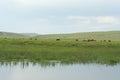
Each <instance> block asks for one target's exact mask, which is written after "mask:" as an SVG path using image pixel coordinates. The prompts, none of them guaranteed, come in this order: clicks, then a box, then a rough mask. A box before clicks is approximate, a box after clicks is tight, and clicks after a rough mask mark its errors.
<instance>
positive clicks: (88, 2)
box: [0, 0, 120, 34]
mask: <svg viewBox="0 0 120 80" xmlns="http://www.w3.org/2000/svg"><path fill="white" fill-rule="evenodd" d="M119 9H120V0H0V31H5V32H16V33H39V34H61V33H75V32H91V31H113V30H120V10H119Z"/></svg>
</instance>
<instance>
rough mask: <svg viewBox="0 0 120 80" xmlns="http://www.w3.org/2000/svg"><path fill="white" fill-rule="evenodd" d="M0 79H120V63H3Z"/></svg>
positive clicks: (0, 66)
mask: <svg viewBox="0 0 120 80" xmlns="http://www.w3.org/2000/svg"><path fill="white" fill-rule="evenodd" d="M0 80H120V64H117V65H113V66H112V65H103V64H95V63H89V64H60V63H55V64H52V65H41V64H37V63H36V64H34V63H26V64H24V63H21V62H18V63H9V64H8V63H1V65H0Z"/></svg>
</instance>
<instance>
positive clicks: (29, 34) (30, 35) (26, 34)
mask: <svg viewBox="0 0 120 80" xmlns="http://www.w3.org/2000/svg"><path fill="white" fill-rule="evenodd" d="M21 34H22V35H25V36H29V37H34V36H37V35H39V34H37V33H21Z"/></svg>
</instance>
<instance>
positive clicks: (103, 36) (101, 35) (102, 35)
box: [36, 31, 120, 41]
mask: <svg viewBox="0 0 120 80" xmlns="http://www.w3.org/2000/svg"><path fill="white" fill-rule="evenodd" d="M36 38H40V39H56V38H60V39H68V40H69V39H79V40H83V39H96V40H112V41H120V31H107V32H82V33H71V34H50V35H39V36H36Z"/></svg>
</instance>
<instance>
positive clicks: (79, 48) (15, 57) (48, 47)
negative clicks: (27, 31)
mask: <svg viewBox="0 0 120 80" xmlns="http://www.w3.org/2000/svg"><path fill="white" fill-rule="evenodd" d="M22 60H27V61H30V62H44V61H60V62H61V63H100V64H116V63H119V62H120V41H112V42H100V41H96V42H83V41H75V40H61V41H56V40H48V39H45V40H43V39H37V40H35V39H32V40H30V39H22V38H19V39H14V38H13V39H12V38H11V39H9V38H8V39H2V38H1V39H0V62H4V61H22Z"/></svg>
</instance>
